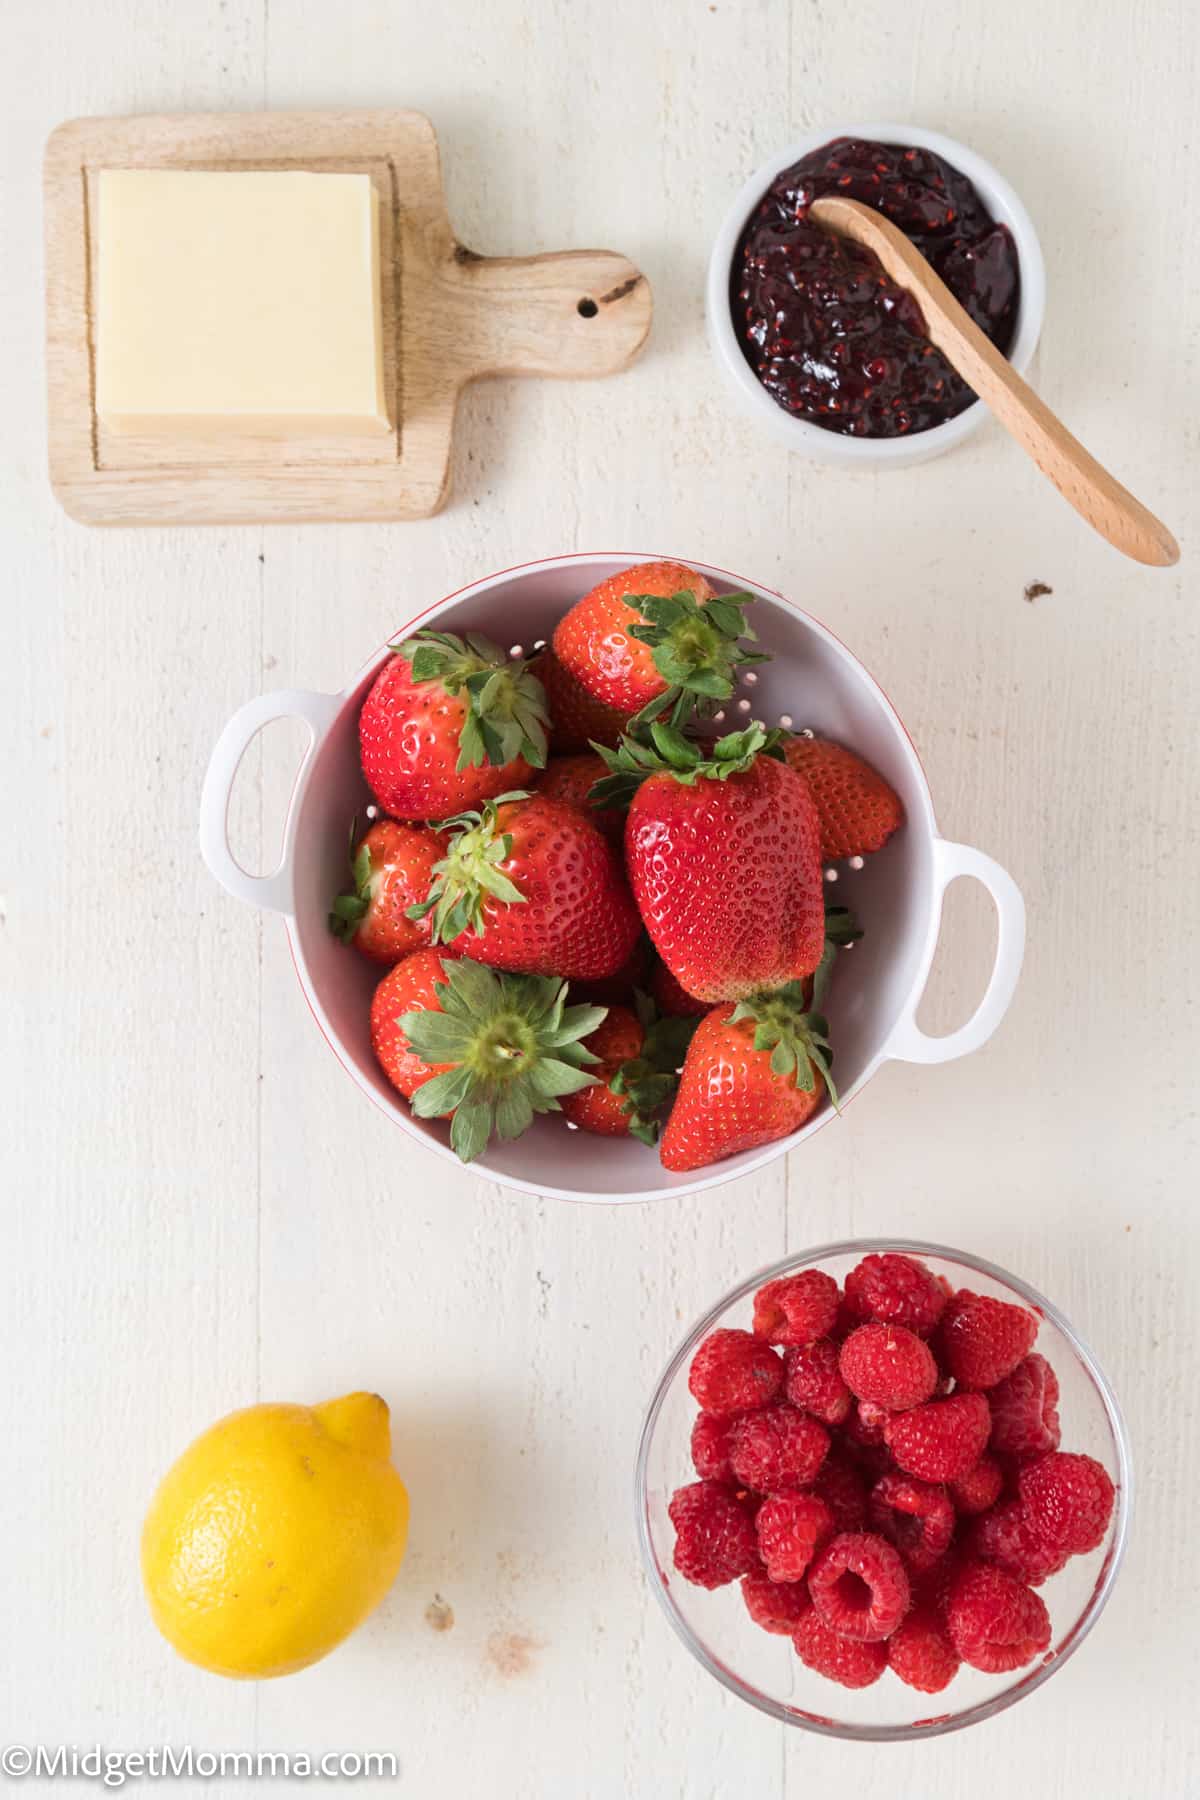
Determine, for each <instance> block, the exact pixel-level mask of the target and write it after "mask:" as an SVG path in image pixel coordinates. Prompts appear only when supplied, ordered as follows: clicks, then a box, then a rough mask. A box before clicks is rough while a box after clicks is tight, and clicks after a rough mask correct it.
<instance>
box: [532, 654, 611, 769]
mask: <svg viewBox="0 0 1200 1800" xmlns="http://www.w3.org/2000/svg"><path fill="white" fill-rule="evenodd" d="M531 667H532V669H533V672H534V674H535V675H536V676H537V678H538V680H539V681H540V682H541V684H542V687H543V689H544V690H545V694H546V701H547V704H548V705H549V708H550V718H551V726H550V747H551V749H552V750H554V751H555V753H556V754H570V753H571V752H572V751H576V750H587V749H589V748H590V747H591V745H593V744H607V745H608V746H609V747H610V748H615V746H616V745H617V744H619V743H620V741H621V733H622V732H623V731H624V729H625V721H626V718H627V716H628V715H627V714H625V713H623V712H621V711H620V710H619V709H618V708H617V707H615V706H605V705H604V703H603V702H602V701H600V700H597V699H595V698H594V697H593V696H592V695H591V694H589V693H588V691H587V689H586V688H585V687H581V686H580V684H579V682H577V681H576V679H575V677H574V676H573V675H572V674H570V673H569V671H568V670H566V669H564V668H563V666H562V664H561V663H560V662H559V660H558V658H557V656H555V654H554V652H553V650H543V651H542V653H541V655H540V656H538V657H536V658H535V659H534V661H533V663H532V664H531Z"/></svg>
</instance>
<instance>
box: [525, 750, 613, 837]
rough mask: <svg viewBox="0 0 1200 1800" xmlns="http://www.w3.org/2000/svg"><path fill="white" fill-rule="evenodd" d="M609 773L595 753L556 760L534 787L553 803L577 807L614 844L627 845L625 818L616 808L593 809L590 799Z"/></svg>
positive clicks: (543, 771)
mask: <svg viewBox="0 0 1200 1800" xmlns="http://www.w3.org/2000/svg"><path fill="white" fill-rule="evenodd" d="M607 773H608V770H607V769H606V768H605V766H604V764H603V763H602V762H601V760H600V758H599V757H598V756H597V754H596V752H595V751H594V750H587V751H585V752H583V753H582V754H581V755H578V756H552V757H551V758H550V761H549V762H548V763H547V764H546V767H545V768H544V769H543V770H542V773H541V774H540V775H538V776H535V777H534V780H533V782H532V784H531V785H532V786H533V787H534V789H535V790H536V792H537V793H539V794H545V795H546V796H547V798H548V799H551V800H565V801H566V803H567V805H568V806H577V807H578V808H579V810H580V812H582V813H583V814H584V815H585V817H587V818H589V819H590V820H591V821H592V824H593V825H598V826H599V827H600V829H601V831H602V832H603V833H604V835H605V837H606V838H610V839H611V840H612V842H613V843H614V844H618V845H620V844H623V843H624V841H625V814H624V813H623V812H621V811H620V809H619V808H618V807H615V806H593V805H592V804H591V802H590V801H589V799H588V795H589V794H590V793H591V791H592V789H593V788H594V787H595V785H596V783H597V782H598V781H603V780H604V778H605V776H606V775H607Z"/></svg>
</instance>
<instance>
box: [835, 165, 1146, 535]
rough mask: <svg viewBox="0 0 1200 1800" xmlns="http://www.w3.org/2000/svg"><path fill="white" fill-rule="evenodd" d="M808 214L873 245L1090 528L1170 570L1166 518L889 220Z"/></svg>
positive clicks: (866, 212) (956, 363)
mask: <svg viewBox="0 0 1200 1800" xmlns="http://www.w3.org/2000/svg"><path fill="white" fill-rule="evenodd" d="M810 211H811V216H812V217H813V218H814V219H815V220H816V221H817V223H818V224H819V225H824V226H826V227H827V228H828V229H829V230H830V231H833V232H836V233H837V234H838V236H839V237H847V238H853V239H854V241H855V243H858V244H864V245H865V246H866V248H867V249H868V250H873V251H874V252H875V255H876V256H877V257H878V258H879V260H880V262H881V263H882V264H883V266H884V268H885V269H886V271H887V273H888V274H889V275H890V276H891V278H892V280H893V281H895V282H898V283H899V284H900V286H901V287H904V288H907V289H908V290H909V292H910V293H911V294H912V296H913V298H914V299H915V300H916V301H917V302H918V304H919V305H920V308H921V311H922V313H923V314H924V317H925V329H926V331H927V332H928V334H929V340H930V342H931V343H933V344H936V345H937V347H938V349H939V350H940V351H941V353H942V355H943V356H944V357H945V358H946V361H947V362H948V363H950V364H952V366H953V367H954V368H955V369H957V370H958V373H959V374H960V375H961V376H962V378H963V380H964V381H965V382H967V383H969V385H970V386H971V387H973V388H974V390H975V392H976V393H977V394H978V395H979V398H980V399H981V400H986V401H987V403H988V405H989V406H990V407H991V409H992V411H993V412H994V413H995V415H996V417H997V418H998V419H999V421H1000V423H1001V424H1002V425H1003V426H1004V427H1005V429H1006V430H1007V431H1010V432H1011V433H1012V435H1013V437H1015V438H1016V440H1017V442H1018V444H1020V446H1021V448H1022V450H1025V451H1026V452H1027V453H1028V454H1029V455H1030V456H1031V457H1032V458H1033V460H1034V462H1035V463H1036V464H1037V466H1038V468H1039V469H1040V470H1041V471H1042V474H1043V475H1045V476H1046V477H1047V479H1048V480H1050V481H1052V482H1053V483H1054V485H1055V487H1056V488H1057V489H1058V491H1059V493H1060V494H1061V495H1062V497H1063V499H1064V500H1069V501H1070V503H1071V505H1072V506H1073V507H1074V508H1075V511H1076V512H1077V513H1079V515H1080V516H1081V517H1082V518H1084V519H1086V520H1087V522H1088V524H1089V525H1090V526H1092V528H1093V530H1095V531H1098V532H1099V533H1100V536H1101V537H1104V538H1107V539H1108V541H1109V543H1110V544H1112V545H1114V546H1115V548H1116V549H1118V550H1123V551H1124V552H1125V555H1126V556H1132V557H1133V558H1134V559H1135V561H1137V562H1141V563H1153V564H1154V565H1155V567H1157V568H1169V567H1170V566H1171V564H1172V563H1177V562H1178V561H1179V545H1178V544H1177V543H1176V542H1175V539H1174V538H1173V537H1172V536H1171V533H1170V532H1169V531H1168V530H1167V528H1166V526H1165V525H1164V524H1163V523H1162V520H1161V519H1156V518H1155V516H1154V514H1153V513H1152V512H1149V511H1147V509H1146V508H1145V507H1144V506H1143V505H1142V503H1141V501H1140V500H1135V499H1134V497H1133V495H1132V494H1131V493H1130V492H1129V490H1128V488H1123V487H1122V486H1121V484H1120V482H1119V481H1117V480H1116V478H1115V477H1114V476H1112V475H1110V474H1109V472H1108V470H1107V469H1105V468H1102V467H1101V465H1100V464H1099V463H1098V462H1097V461H1096V459H1095V457H1094V456H1091V455H1090V454H1089V453H1088V451H1086V450H1085V449H1084V447H1083V445H1082V444H1081V443H1080V442H1079V441H1078V439H1077V438H1074V437H1072V436H1071V433H1070V432H1069V431H1068V430H1067V428H1066V426H1065V425H1064V424H1063V422H1062V420H1061V419H1059V418H1056V417H1055V415H1054V414H1053V413H1052V412H1051V411H1050V408H1049V407H1048V406H1047V405H1046V404H1045V402H1044V401H1042V400H1039V399H1038V397H1037V395H1036V394H1035V393H1034V391H1033V389H1032V388H1031V387H1030V386H1029V384H1028V383H1027V382H1024V381H1022V380H1021V377H1020V376H1019V375H1018V374H1017V371H1016V370H1015V369H1014V368H1013V366H1012V364H1011V363H1010V362H1008V361H1007V359H1006V358H1005V357H1004V356H1002V355H1001V353H1000V351H999V350H997V348H996V346H995V344H993V343H992V342H991V341H990V339H988V338H986V337H985V336H984V335H983V332H982V331H980V329H979V327H978V325H976V324H975V323H974V321H973V320H972V319H970V318H969V317H968V316H967V314H966V313H965V312H964V311H963V309H962V307H961V306H960V305H959V303H958V301H957V300H956V299H955V298H954V295H953V294H952V293H951V292H950V290H949V288H948V287H947V286H946V284H945V282H944V281H942V280H941V278H940V277H939V276H938V275H936V274H935V273H934V271H933V270H932V269H931V268H930V266H929V264H928V263H927V262H926V261H925V258H924V257H923V256H922V255H921V252H920V251H919V250H918V249H917V248H916V247H915V245H913V244H911V243H910V242H909V240H908V238H906V237H905V235H904V233H903V232H902V231H900V230H899V229H898V227H897V226H895V225H893V224H892V222H891V220H890V219H885V218H884V216H883V214H882V213H878V212H875V211H874V209H873V208H871V207H869V206H861V205H860V204H859V202H858V201H857V200H843V199H840V198H838V197H837V196H836V195H830V196H829V197H827V198H825V199H821V200H814V201H813V203H812V207H811V209H810Z"/></svg>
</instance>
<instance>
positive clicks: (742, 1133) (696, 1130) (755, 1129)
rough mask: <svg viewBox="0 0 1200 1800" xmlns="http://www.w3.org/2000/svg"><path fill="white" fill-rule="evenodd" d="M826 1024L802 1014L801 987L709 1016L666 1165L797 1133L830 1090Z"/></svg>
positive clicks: (672, 1123) (690, 1164) (681, 1097)
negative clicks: (827, 1090)
mask: <svg viewBox="0 0 1200 1800" xmlns="http://www.w3.org/2000/svg"><path fill="white" fill-rule="evenodd" d="M824 1024H825V1021H824V1020H823V1019H821V1018H819V1017H818V1015H817V1014H815V1013H806V1012H805V1011H804V1010H803V998H802V996H801V993H800V983H799V982H792V983H791V984H790V985H789V986H788V987H785V988H783V989H781V990H780V992H779V993H777V994H769V995H763V996H760V997H759V998H758V999H754V1000H743V1001H742V1002H741V1003H740V1004H739V1005H738V1006H736V1007H735V1006H728V1005H727V1006H717V1007H714V1008H713V1010H712V1012H710V1013H707V1014H706V1015H705V1017H704V1018H703V1019H701V1020H700V1023H699V1024H698V1025H697V1027H696V1034H695V1036H694V1037H693V1039H692V1041H691V1045H690V1047H689V1049H688V1053H687V1059H686V1061H685V1062H684V1065H683V1074H682V1075H681V1076H680V1080H679V1094H678V1097H677V1099H676V1101H675V1104H674V1106H673V1107H672V1108H671V1116H670V1118H669V1120H668V1121H667V1128H666V1130H665V1132H664V1133H663V1139H662V1145H661V1151H660V1153H661V1156H662V1161H663V1166H664V1168H667V1169H677V1170H683V1169H701V1168H703V1167H704V1166H705V1165H706V1164H708V1163H714V1162H720V1161H721V1160H722V1158H724V1157H726V1156H736V1155H737V1154H738V1152H739V1151H741V1150H754V1149H757V1147H758V1146H759V1145H760V1144H771V1143H774V1142H775V1140H776V1139H777V1138H782V1137H788V1136H790V1134H791V1133H792V1132H793V1131H799V1129H800V1127H801V1126H802V1125H804V1124H806V1123H807V1121H808V1120H809V1119H810V1118H811V1117H812V1115H813V1113H815V1112H816V1110H817V1108H818V1106H819V1105H820V1104H821V1099H822V1097H823V1095H824V1093H825V1090H826V1088H827V1087H829V1085H830V1076H829V1063H828V1045H827V1042H826V1039H825V1036H824ZM831 1091H832V1090H831Z"/></svg>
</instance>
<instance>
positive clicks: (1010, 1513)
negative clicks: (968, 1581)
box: [967, 1500, 1067, 1587]
mask: <svg viewBox="0 0 1200 1800" xmlns="http://www.w3.org/2000/svg"><path fill="white" fill-rule="evenodd" d="M967 1544H968V1547H969V1549H970V1552H971V1554H972V1555H973V1556H978V1557H980V1558H981V1559H982V1561H984V1562H989V1563H995V1565H996V1567H997V1568H998V1569H1003V1570H1004V1572H1005V1574H1006V1575H1013V1576H1015V1577H1016V1579H1017V1580H1018V1581H1025V1582H1028V1584H1029V1586H1030V1587H1037V1586H1038V1585H1039V1584H1040V1583H1041V1582H1043V1581H1045V1580H1046V1579H1047V1577H1048V1576H1050V1575H1057V1574H1058V1571H1059V1570H1060V1569H1061V1568H1064V1567H1065V1566H1066V1562H1067V1556H1066V1552H1065V1551H1062V1550H1055V1549H1052V1548H1051V1547H1050V1545H1048V1544H1046V1543H1044V1542H1043V1541H1042V1539H1041V1538H1040V1537H1039V1536H1038V1533H1037V1530H1036V1528H1035V1527H1034V1524H1033V1522H1032V1520H1031V1519H1030V1517H1029V1514H1028V1513H1027V1511H1026V1510H1025V1508H1024V1506H1023V1505H1022V1504H1021V1502H1020V1501H1019V1500H1002V1501H1001V1502H1000V1504H999V1505H998V1506H993V1508H992V1509H991V1511H990V1512H986V1513H984V1514H983V1516H982V1517H981V1518H978V1519H976V1520H975V1522H974V1524H973V1525H972V1526H971V1530H970V1534H969V1536H968V1538H967Z"/></svg>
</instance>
